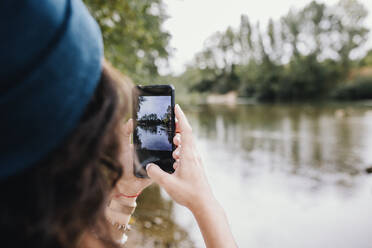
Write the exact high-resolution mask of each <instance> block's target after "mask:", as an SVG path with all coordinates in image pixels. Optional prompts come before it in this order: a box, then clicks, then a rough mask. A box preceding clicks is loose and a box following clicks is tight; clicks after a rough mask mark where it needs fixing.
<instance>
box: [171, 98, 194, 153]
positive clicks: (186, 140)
mask: <svg viewBox="0 0 372 248" xmlns="http://www.w3.org/2000/svg"><path fill="white" fill-rule="evenodd" d="M175 114H176V117H177V120H178V127H179V131H180V133H181V140H182V144H183V145H184V146H188V145H191V144H192V128H191V125H190V123H189V121H188V120H187V118H186V115H185V114H184V113H183V111H182V109H181V107H180V106H179V105H178V104H177V105H176V107H175Z"/></svg>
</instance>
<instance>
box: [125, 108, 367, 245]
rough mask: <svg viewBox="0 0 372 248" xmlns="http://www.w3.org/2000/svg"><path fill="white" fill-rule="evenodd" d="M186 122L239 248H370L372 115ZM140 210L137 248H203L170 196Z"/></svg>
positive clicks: (205, 117) (279, 111) (195, 112)
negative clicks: (189, 123)
mask: <svg viewBox="0 0 372 248" xmlns="http://www.w3.org/2000/svg"><path fill="white" fill-rule="evenodd" d="M186 112H187V115H188V117H189V119H190V122H191V123H192V126H193V130H194V134H195V137H196V140H197V146H198V148H199V150H200V152H201V155H202V158H203V161H204V164H205V169H206V171H207V175H208V178H209V181H210V183H211V185H212V187H213V191H214V192H215V195H216V197H217V199H218V200H219V201H220V203H221V204H222V205H223V207H224V208H225V210H226V213H227V216H228V218H229V221H230V223H231V227H232V231H233V234H234V236H235V238H236V241H237V243H238V245H239V247H250V248H256V247H266V248H269V247H279V248H280V247H285V248H291V247H293V248H294V247H296V248H297V247H309V248H310V247H338V248H344V247H345V248H346V247H358V248H364V247H371V243H372V235H371V234H370V233H371V229H372V175H368V174H366V173H365V169H366V168H367V167H370V166H372V105H370V106H368V105H362V104H359V105H355V104H354V105H343V104H328V105H322V104H293V105H283V104H282V105H272V104H267V105H243V104H242V105H236V106H223V105H214V106H211V105H200V106H194V107H190V108H188V109H187V111H186ZM138 202H139V206H138V209H137V210H136V213H135V215H134V219H135V224H134V226H135V228H134V229H135V230H136V231H134V234H133V235H132V236H136V235H137V236H140V238H137V241H136V242H137V245H138V244H140V245H142V246H143V247H146V244H149V246H148V247H151V245H152V246H154V247H204V245H203V242H202V237H201V234H200V233H199V230H198V228H197V225H196V222H195V221H194V220H193V218H192V216H191V214H190V212H189V211H188V210H187V209H185V208H183V207H181V206H179V205H177V204H175V203H174V202H173V201H172V200H171V199H169V197H168V196H167V194H166V193H165V192H164V191H163V190H160V189H159V188H158V187H156V186H153V187H150V188H149V189H147V190H146V191H145V192H144V193H143V195H142V196H141V198H139V200H138ZM136 232H137V234H136ZM139 234H140V235H139ZM130 238H131V237H130ZM128 245H129V246H128V247H130V243H129V244H128Z"/></svg>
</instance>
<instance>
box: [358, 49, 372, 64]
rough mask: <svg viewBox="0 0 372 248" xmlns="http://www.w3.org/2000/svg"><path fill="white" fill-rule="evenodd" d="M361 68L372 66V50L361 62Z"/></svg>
mask: <svg viewBox="0 0 372 248" xmlns="http://www.w3.org/2000/svg"><path fill="white" fill-rule="evenodd" d="M360 65H361V66H372V50H369V51H368V53H367V55H366V56H365V57H364V58H363V59H362V60H361V61H360Z"/></svg>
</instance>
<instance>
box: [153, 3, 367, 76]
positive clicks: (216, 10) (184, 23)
mask: <svg viewBox="0 0 372 248" xmlns="http://www.w3.org/2000/svg"><path fill="white" fill-rule="evenodd" d="M359 1H360V2H361V3H363V4H364V5H365V6H366V8H367V9H368V11H369V12H370V14H369V16H368V20H367V22H366V24H367V27H368V28H370V29H371V31H372V0H359ZM164 2H165V4H166V8H167V14H168V15H169V19H168V20H167V21H166V22H165V23H164V29H165V30H167V31H168V32H170V34H171V35H172V38H171V41H170V46H171V47H172V48H173V52H172V54H173V56H172V57H171V58H170V60H169V67H162V68H161V70H160V73H161V74H166V73H169V72H173V73H176V74H178V73H182V71H183V69H184V67H185V64H186V63H187V62H189V61H190V60H191V59H192V58H193V57H194V55H195V54H196V53H197V52H199V51H201V50H202V49H203V43H204V41H205V40H206V39H207V38H208V37H209V36H210V35H212V34H213V33H215V32H216V31H223V30H225V29H226V28H227V27H228V26H232V27H238V26H239V23H240V16H241V15H242V14H246V15H248V17H249V18H250V20H251V21H252V22H253V23H255V22H257V21H260V23H262V24H265V23H266V22H267V21H268V20H269V18H273V19H274V20H277V19H279V18H280V17H281V16H283V15H285V14H286V13H287V12H288V10H289V9H290V8H291V7H295V8H302V7H303V6H305V5H306V4H308V3H310V2H311V0H254V1H253V0H164ZM318 2H325V1H321V0H318ZM337 2H338V0H327V1H326V3H327V4H328V5H331V4H335V3H337ZM370 37H371V38H370V39H369V41H368V44H367V46H368V47H372V35H370Z"/></svg>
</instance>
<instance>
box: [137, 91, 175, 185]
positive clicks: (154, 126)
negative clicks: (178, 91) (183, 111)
mask: <svg viewBox="0 0 372 248" xmlns="http://www.w3.org/2000/svg"><path fill="white" fill-rule="evenodd" d="M174 104H175V94H174V87H173V86H172V85H150V86H141V85H139V86H136V87H135V88H134V90H133V121H134V131H133V144H134V153H135V154H134V163H133V166H134V174H135V176H137V177H140V178H145V177H148V176H147V173H146V165H147V164H149V163H154V164H157V165H158V166H159V167H160V168H161V169H162V170H164V171H166V172H168V173H173V172H174V169H173V163H174V162H175V161H174V159H173V156H172V153H173V151H174V150H175V148H176V147H175V145H174V144H173V137H174V135H175V132H176V125H175V117H174Z"/></svg>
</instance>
